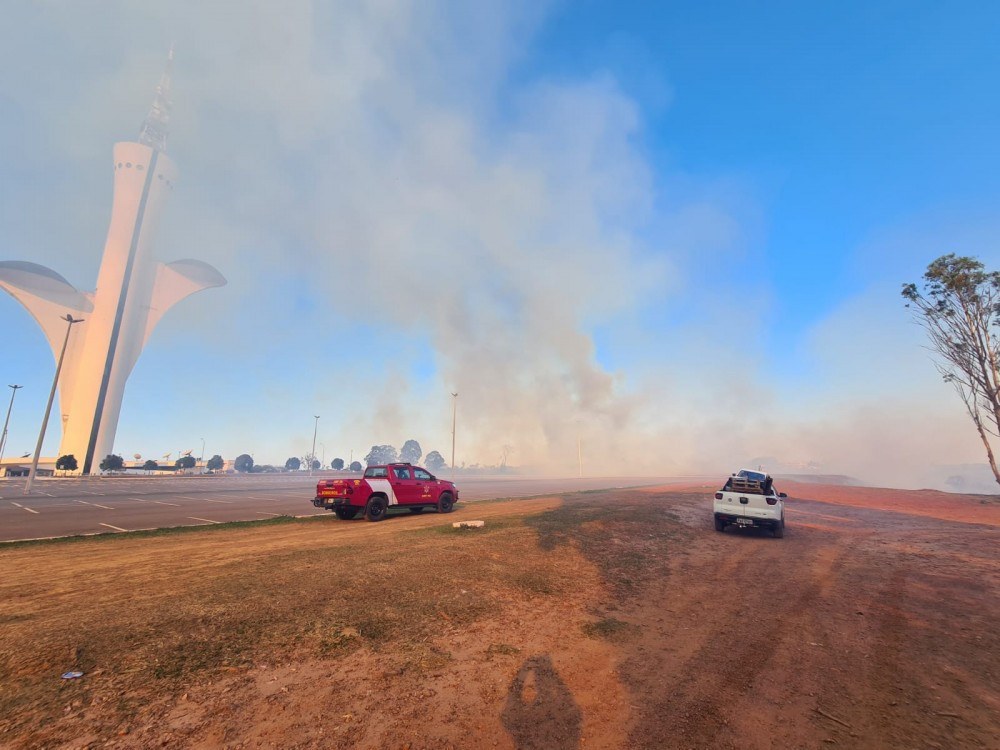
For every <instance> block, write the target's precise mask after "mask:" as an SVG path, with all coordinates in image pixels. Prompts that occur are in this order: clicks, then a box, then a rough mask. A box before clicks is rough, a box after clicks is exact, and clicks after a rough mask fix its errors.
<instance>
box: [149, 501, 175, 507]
mask: <svg viewBox="0 0 1000 750" xmlns="http://www.w3.org/2000/svg"><path fill="white" fill-rule="evenodd" d="M150 502H153V503H156V504H157V505H172V506H174V507H175V508H179V507H181V504H180V503H165V502H163V501H162V500H150Z"/></svg>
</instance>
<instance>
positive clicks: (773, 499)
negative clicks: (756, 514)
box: [764, 497, 778, 505]
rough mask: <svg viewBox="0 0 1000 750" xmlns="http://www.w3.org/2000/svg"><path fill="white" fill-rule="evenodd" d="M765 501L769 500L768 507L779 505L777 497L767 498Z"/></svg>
mask: <svg viewBox="0 0 1000 750" xmlns="http://www.w3.org/2000/svg"><path fill="white" fill-rule="evenodd" d="M764 499H765V500H767V504H768V505H777V503H778V498H776V497H765V498H764Z"/></svg>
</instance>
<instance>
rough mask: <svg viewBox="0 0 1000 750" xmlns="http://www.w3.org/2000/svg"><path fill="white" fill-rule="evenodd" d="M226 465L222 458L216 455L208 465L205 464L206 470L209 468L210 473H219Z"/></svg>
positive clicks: (209, 460)
mask: <svg viewBox="0 0 1000 750" xmlns="http://www.w3.org/2000/svg"><path fill="white" fill-rule="evenodd" d="M225 465H226V462H225V461H223V460H222V456H220V455H219V454H218V453H216V454H215V455H214V456H212V457H211V458H210V459H208V463H207V464H205V468H207V469H208V470H209V471H218V470H219V469H221V468H222V467H223V466H225Z"/></svg>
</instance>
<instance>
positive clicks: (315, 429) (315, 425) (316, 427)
mask: <svg viewBox="0 0 1000 750" xmlns="http://www.w3.org/2000/svg"><path fill="white" fill-rule="evenodd" d="M313 419H315V420H316V421H315V422H313V449H312V451H311V452H310V453H309V476H312V475H313V462H314V461H315V460H316V433H317V432H318V431H319V415H318V414H317V415H314V416H313Z"/></svg>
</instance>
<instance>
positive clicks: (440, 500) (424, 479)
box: [313, 463, 458, 521]
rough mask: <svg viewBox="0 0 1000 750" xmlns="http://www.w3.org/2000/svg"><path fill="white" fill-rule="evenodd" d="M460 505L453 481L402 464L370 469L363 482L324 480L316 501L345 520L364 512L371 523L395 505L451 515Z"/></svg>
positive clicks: (416, 467)
mask: <svg viewBox="0 0 1000 750" xmlns="http://www.w3.org/2000/svg"><path fill="white" fill-rule="evenodd" d="M457 502H458V489H457V488H456V487H455V485H454V484H453V483H452V482H449V481H447V480H445V479H438V478H437V477H435V476H434V475H433V474H431V473H430V472H429V471H427V469H422V468H421V467H419V466H411V465H410V464H402V463H400V464H388V465H387V466H369V467H368V468H367V469H365V474H364V476H363V477H362V478H361V479H356V478H349V479H321V480H320V481H319V482H318V483H317V484H316V497H315V498H314V499H313V505H315V506H316V507H317V508H326V509H327V510H332V511H333V512H334V513H336V514H337V518H340V519H342V520H344V521H348V520H350V519H352V518H354V517H355V516H357V515H358V514H359V513H362V512H363V513H364V514H365V518H367V519H368V520H369V521H381V520H382V519H383V518H385V514H386V513H387V512H388V510H389V508H391V507H392V506H394V505H396V506H399V507H403V508H409V509H410V512H411V513H422V512H423V511H424V510H425V509H426V508H437V511H438V513H451V511H452V508H454V507H455V503H457Z"/></svg>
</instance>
